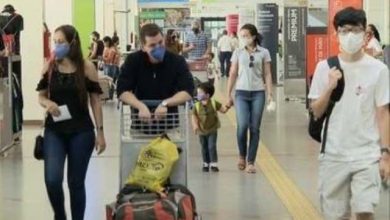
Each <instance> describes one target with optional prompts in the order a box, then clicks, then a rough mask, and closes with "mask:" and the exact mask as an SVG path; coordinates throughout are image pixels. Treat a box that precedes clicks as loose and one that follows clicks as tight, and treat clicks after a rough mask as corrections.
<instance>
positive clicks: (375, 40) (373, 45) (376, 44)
mask: <svg viewBox="0 0 390 220" xmlns="http://www.w3.org/2000/svg"><path fill="white" fill-rule="evenodd" d="M366 35H367V46H366V48H365V50H366V53H368V54H370V55H371V56H373V57H379V56H382V55H383V49H382V46H381V44H380V42H381V37H380V35H379V31H378V29H377V28H376V27H375V25H373V24H369V25H367V29H366Z"/></svg>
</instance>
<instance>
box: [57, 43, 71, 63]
mask: <svg viewBox="0 0 390 220" xmlns="http://www.w3.org/2000/svg"><path fill="white" fill-rule="evenodd" d="M69 51H70V46H69V44H67V43H62V44H56V45H55V46H54V54H55V57H56V59H57V60H62V59H64V58H65V57H66V56H67V55H68V53H69Z"/></svg>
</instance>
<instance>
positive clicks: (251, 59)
mask: <svg viewBox="0 0 390 220" xmlns="http://www.w3.org/2000/svg"><path fill="white" fill-rule="evenodd" d="M249 60H250V62H249V67H250V68H252V67H253V66H254V64H253V61H255V57H253V55H250V56H249Z"/></svg>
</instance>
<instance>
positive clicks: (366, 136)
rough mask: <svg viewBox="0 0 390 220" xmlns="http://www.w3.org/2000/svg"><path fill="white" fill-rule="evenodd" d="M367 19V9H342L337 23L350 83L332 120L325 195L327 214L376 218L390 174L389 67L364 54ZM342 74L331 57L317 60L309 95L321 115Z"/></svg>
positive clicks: (322, 175) (322, 178)
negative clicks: (376, 209) (375, 213)
mask: <svg viewBox="0 0 390 220" xmlns="http://www.w3.org/2000/svg"><path fill="white" fill-rule="evenodd" d="M366 24H367V19H366V14H365V12H364V11H363V10H358V9H355V8H352V7H349V8H345V9H343V10H341V11H339V12H338V13H337V14H336V15H335V17H334V23H333V25H334V28H335V29H336V31H337V36H338V39H339V43H340V53H339V55H338V58H339V61H340V66H341V69H342V70H343V74H344V82H345V88H344V91H343V95H342V97H341V99H340V101H339V102H336V103H335V106H334V108H333V111H332V113H331V116H330V119H329V127H328V133H327V138H326V140H323V141H326V148H325V151H324V153H322V154H321V155H320V168H319V194H320V202H321V209H322V211H323V214H324V217H325V219H350V217H351V216H352V214H355V215H356V218H357V219H358V220H365V219H374V214H373V213H374V208H375V207H376V205H377V204H378V202H379V196H380V187H381V181H382V180H381V178H382V179H383V180H386V179H388V178H389V175H390V153H389V150H390V129H389V127H390V117H389V100H390V98H389V93H390V91H389V70H388V68H387V66H385V65H384V64H383V63H382V62H380V61H378V60H376V59H374V58H372V57H370V56H368V55H367V54H365V53H364V51H363V47H364V38H365V29H366ZM342 76H343V75H342V73H341V71H340V70H338V69H336V68H330V67H329V66H328V64H327V61H326V60H325V61H321V62H319V63H318V64H317V67H316V71H315V74H314V78H313V82H312V85H311V89H310V94H309V98H310V99H311V100H312V102H311V109H312V111H313V114H314V116H315V117H316V118H319V117H321V116H322V115H323V114H324V112H325V111H326V109H327V107H328V106H329V104H330V103H331V102H332V100H331V94H332V91H333V90H334V89H335V88H336V87H337V83H338V81H339V79H341V78H342Z"/></svg>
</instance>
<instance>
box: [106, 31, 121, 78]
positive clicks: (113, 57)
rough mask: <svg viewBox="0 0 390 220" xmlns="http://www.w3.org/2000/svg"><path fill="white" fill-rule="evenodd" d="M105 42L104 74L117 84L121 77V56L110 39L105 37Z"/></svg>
mask: <svg viewBox="0 0 390 220" xmlns="http://www.w3.org/2000/svg"><path fill="white" fill-rule="evenodd" d="M103 42H104V52H103V61H104V74H105V75H108V76H109V77H111V78H112V79H113V81H114V82H116V79H117V78H118V75H119V61H120V54H119V53H118V50H117V47H116V46H115V44H114V42H113V40H112V39H111V38H110V37H108V36H106V37H104V38H103Z"/></svg>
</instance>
